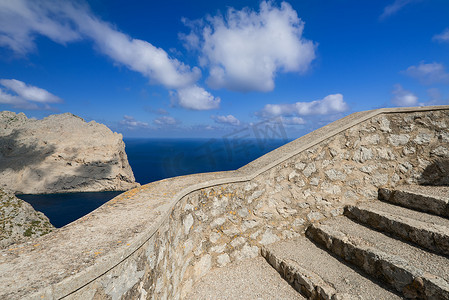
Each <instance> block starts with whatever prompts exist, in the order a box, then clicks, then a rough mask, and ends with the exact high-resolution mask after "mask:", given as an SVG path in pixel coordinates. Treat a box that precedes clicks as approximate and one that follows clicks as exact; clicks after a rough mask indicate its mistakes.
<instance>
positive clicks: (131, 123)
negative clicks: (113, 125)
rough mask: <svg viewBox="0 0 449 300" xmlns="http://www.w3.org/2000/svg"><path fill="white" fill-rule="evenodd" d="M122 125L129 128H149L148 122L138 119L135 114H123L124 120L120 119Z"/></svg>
mask: <svg viewBox="0 0 449 300" xmlns="http://www.w3.org/2000/svg"><path fill="white" fill-rule="evenodd" d="M120 125H123V126H125V127H126V128H128V129H131V130H132V129H138V128H148V123H145V122H141V121H137V120H136V119H135V118H134V117H133V116H127V115H124V116H123V120H121V121H120Z"/></svg>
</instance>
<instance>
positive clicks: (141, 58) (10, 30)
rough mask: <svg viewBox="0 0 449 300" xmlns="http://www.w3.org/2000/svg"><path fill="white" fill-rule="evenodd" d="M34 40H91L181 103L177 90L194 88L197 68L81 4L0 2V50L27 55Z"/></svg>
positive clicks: (101, 50)
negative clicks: (172, 93)
mask: <svg viewBox="0 0 449 300" xmlns="http://www.w3.org/2000/svg"><path fill="white" fill-rule="evenodd" d="M37 35H43V36H46V37H48V38H50V39H52V40H53V41H55V42H57V43H61V44H65V43H67V42H71V41H76V40H80V39H90V40H92V41H93V43H94V45H95V48H96V49H97V50H98V51H100V52H101V53H103V54H105V55H107V56H108V57H109V58H111V59H112V60H113V61H114V62H115V63H117V64H121V65H124V66H126V67H127V68H129V69H131V70H133V71H136V72H139V73H141V74H142V75H143V76H145V77H147V78H148V79H149V80H150V83H153V84H161V85H163V86H164V87H166V88H167V89H174V90H178V92H179V93H183V94H184V98H185V97H187V94H186V93H185V92H181V91H184V90H186V89H193V88H199V87H197V86H196V85H195V83H196V82H197V81H198V79H199V78H200V77H201V71H200V69H199V68H197V67H193V68H191V67H189V66H188V65H185V64H184V63H182V62H180V61H179V60H177V59H175V58H171V57H170V56H169V55H168V54H167V52H166V51H164V50H163V49H161V48H158V47H155V46H154V45H152V44H150V43H148V42H146V41H143V40H139V39H134V38H132V37H130V36H128V35H126V34H124V33H122V32H120V31H119V30H117V29H116V28H115V27H114V26H113V25H111V24H109V23H107V22H104V21H102V20H100V19H98V18H97V17H96V16H94V15H93V14H92V13H91V12H90V10H89V8H88V7H87V6H86V5H82V4H79V3H76V2H72V1H55V0H47V1H31V0H28V1H27V0H15V1H0V46H4V47H9V48H10V49H12V50H13V51H15V52H16V53H20V54H26V53H27V52H29V51H32V50H33V49H34V48H35V44H34V38H35V36H37ZM206 93H207V92H206ZM184 101H187V102H195V101H197V99H192V100H189V99H184Z"/></svg>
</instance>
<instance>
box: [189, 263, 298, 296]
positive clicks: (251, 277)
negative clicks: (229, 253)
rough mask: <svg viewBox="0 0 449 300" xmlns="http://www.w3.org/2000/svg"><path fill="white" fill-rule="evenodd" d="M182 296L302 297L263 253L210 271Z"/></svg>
mask: <svg viewBox="0 0 449 300" xmlns="http://www.w3.org/2000/svg"><path fill="white" fill-rule="evenodd" d="M183 299H185V300H206V299H207V300H211V299H214V300H234V299H267V300H271V299H272V300H278V299H286V300H290V299H292V300H305V299H306V298H304V297H303V296H301V294H299V293H298V292H297V291H295V290H294V289H293V288H292V287H291V286H290V285H289V284H288V283H287V282H286V281H285V280H283V279H282V277H281V276H280V275H279V273H278V272H276V270H275V269H273V268H272V267H271V266H270V265H269V264H268V263H267V261H266V260H265V259H264V258H263V257H260V256H258V257H256V258H251V259H246V260H242V261H239V262H236V263H232V264H229V265H227V266H225V267H223V268H218V269H214V270H212V271H210V272H209V273H207V274H206V275H205V276H203V277H202V278H201V279H200V280H199V281H198V282H197V283H196V284H195V285H194V286H193V287H192V292H191V293H190V294H188V295H187V296H186V297H184V298H183Z"/></svg>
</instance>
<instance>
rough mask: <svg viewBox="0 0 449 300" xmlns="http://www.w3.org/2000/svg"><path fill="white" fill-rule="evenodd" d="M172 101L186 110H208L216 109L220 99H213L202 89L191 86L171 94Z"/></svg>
mask: <svg viewBox="0 0 449 300" xmlns="http://www.w3.org/2000/svg"><path fill="white" fill-rule="evenodd" d="M172 101H173V102H174V103H176V104H178V105H180V106H182V107H184V108H187V109H192V110H209V109H216V108H218V107H219V106H220V102H221V99H220V97H214V96H213V95H212V94H211V93H209V92H208V91H206V90H205V89H203V88H202V87H199V86H197V85H193V86H190V87H186V88H182V89H178V90H177V92H173V93H172Z"/></svg>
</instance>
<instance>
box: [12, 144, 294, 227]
mask: <svg viewBox="0 0 449 300" xmlns="http://www.w3.org/2000/svg"><path fill="white" fill-rule="evenodd" d="M123 140H124V142H125V146H126V148H125V151H126V154H127V156H128V162H129V164H130V166H131V168H132V170H133V173H134V177H135V179H136V182H138V183H140V184H142V185H144V184H147V183H150V182H154V181H158V180H162V179H165V178H170V177H175V176H182V175H188V174H195V173H206V172H217V171H229V170H235V169H238V168H240V167H242V166H244V165H246V164H248V163H250V162H251V161H253V160H255V159H257V158H258V157H260V156H262V155H264V154H266V153H268V152H270V151H272V150H274V149H276V148H278V147H280V146H282V145H284V144H286V143H288V142H290V141H291V140H288V139H258V138H238V139H237V138H234V139H226V138H124V139H123ZM120 193H121V192H82V193H58V194H43V195H32V194H26V195H17V197H19V198H20V199H22V200H25V201H26V202H28V203H30V204H31V205H32V206H33V208H34V209H36V210H38V211H41V212H43V213H44V214H45V215H46V216H47V217H48V218H49V219H50V222H51V223H52V224H53V225H54V226H55V227H57V228H59V227H63V226H65V225H67V224H69V223H71V222H73V221H75V220H77V219H79V218H81V217H82V216H84V215H86V214H88V213H90V212H91V211H93V210H95V209H96V208H98V207H100V206H101V205H103V204H104V203H106V202H107V201H109V200H111V199H112V198H114V197H116V196H117V195H119V194H120Z"/></svg>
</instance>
